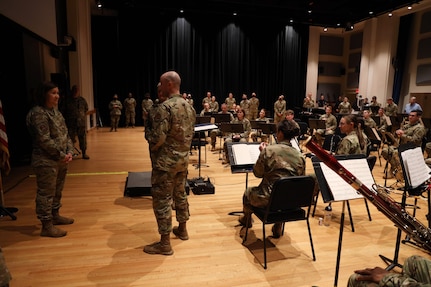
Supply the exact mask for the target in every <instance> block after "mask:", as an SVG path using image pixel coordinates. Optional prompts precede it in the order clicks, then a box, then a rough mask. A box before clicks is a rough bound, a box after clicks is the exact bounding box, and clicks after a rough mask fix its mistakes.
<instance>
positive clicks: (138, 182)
mask: <svg viewBox="0 0 431 287" xmlns="http://www.w3.org/2000/svg"><path fill="white" fill-rule="evenodd" d="M185 189H186V193H187V195H189V194H190V187H189V185H188V182H187V181H186V184H185ZM124 196H128V197H137V196H151V171H144V172H129V173H128V176H127V179H126V185H125V187H124Z"/></svg>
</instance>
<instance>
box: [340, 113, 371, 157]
mask: <svg viewBox="0 0 431 287" xmlns="http://www.w3.org/2000/svg"><path fill="white" fill-rule="evenodd" d="M339 127H340V130H341V132H342V133H343V134H346V136H345V137H344V138H343V139H342V140H341V142H340V143H339V145H338V147H337V150H336V152H335V153H336V154H337V155H341V154H344V155H348V154H365V155H366V154H367V148H368V145H369V140H368V137H367V136H366V135H365V134H364V132H363V131H362V129H361V128H360V125H359V123H358V119H357V117H356V116H355V115H352V114H350V115H345V116H343V117H342V118H341V119H340V124H339Z"/></svg>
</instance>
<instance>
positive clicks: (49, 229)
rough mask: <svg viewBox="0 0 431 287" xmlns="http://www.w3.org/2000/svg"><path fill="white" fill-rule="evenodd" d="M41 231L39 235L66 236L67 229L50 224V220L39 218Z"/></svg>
mask: <svg viewBox="0 0 431 287" xmlns="http://www.w3.org/2000/svg"><path fill="white" fill-rule="evenodd" d="M41 222H42V231H41V232H40V236H45V237H63V236H66V234H67V231H64V230H61V229H59V228H57V227H55V226H54V225H53V224H52V220H41Z"/></svg>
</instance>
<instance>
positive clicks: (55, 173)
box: [26, 82, 74, 237]
mask: <svg viewBox="0 0 431 287" xmlns="http://www.w3.org/2000/svg"><path fill="white" fill-rule="evenodd" d="M59 98H60V96H59V90H58V87H57V86H56V85H55V84H54V83H51V82H46V83H43V84H42V86H41V87H40V88H39V90H38V93H37V94H36V97H35V101H36V105H35V106H34V107H33V108H32V109H31V110H30V111H29V112H28V114H27V118H26V123H27V128H28V131H29V133H30V135H31V138H32V142H33V153H32V162H31V165H32V167H33V170H34V173H35V175H36V182H37V194H36V214H37V218H38V219H39V220H40V221H41V222H42V231H41V233H40V236H48V237H61V236H65V235H66V233H67V232H66V231H63V230H61V229H59V228H57V227H55V226H54V225H63V224H72V223H73V221H74V220H73V219H72V218H67V217H63V216H60V214H59V209H60V207H61V197H62V192H63V187H64V182H65V180H66V174H67V168H68V163H69V162H71V161H72V153H73V144H72V140H71V139H70V137H69V134H68V132H67V127H66V123H65V120H64V118H63V116H62V114H61V113H60V111H59V110H58V108H57V106H58V99H59Z"/></svg>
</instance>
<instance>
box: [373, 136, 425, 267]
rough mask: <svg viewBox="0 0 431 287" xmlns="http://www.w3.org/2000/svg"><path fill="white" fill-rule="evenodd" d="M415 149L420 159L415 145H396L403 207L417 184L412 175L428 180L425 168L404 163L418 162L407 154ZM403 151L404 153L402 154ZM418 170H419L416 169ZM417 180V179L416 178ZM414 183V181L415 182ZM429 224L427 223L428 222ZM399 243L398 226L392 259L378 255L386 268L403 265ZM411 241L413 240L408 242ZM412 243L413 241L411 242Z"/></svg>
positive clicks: (419, 152) (399, 231) (420, 152)
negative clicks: (399, 259)
mask: <svg viewBox="0 0 431 287" xmlns="http://www.w3.org/2000/svg"><path fill="white" fill-rule="evenodd" d="M416 149H417V153H416V154H418V159H419V160H420V159H421V158H422V160H423V157H422V150H421V148H420V147H417V146H416V145H414V144H413V143H411V142H410V143H406V144H402V145H400V146H399V147H398V154H399V158H400V163H401V167H402V170H403V176H404V183H405V184H404V192H403V196H402V200H401V208H402V209H405V207H406V200H407V193H408V191H409V190H410V191H411V190H413V189H414V188H417V186H412V181H413V180H411V179H412V178H413V177H416V178H423V179H425V180H424V181H423V182H422V184H423V183H424V182H426V181H427V180H429V174H425V173H426V172H427V169H426V168H424V169H414V170H411V169H409V168H408V167H407V166H406V164H408V162H409V161H408V160H411V162H414V164H415V165H417V164H418V159H415V158H414V154H413V153H412V154H409V155H408V156H407V151H409V150H412V151H413V150H416ZM404 153H405V154H406V155H404ZM423 164H424V167H425V162H424V163H423ZM418 170H419V171H418ZM413 173H419V175H418V174H413ZM416 181H417V180H416ZM415 183H416V182H415ZM428 200H429V195H428ZM429 205H430V202H429V201H428V208H429ZM428 224H429V223H428ZM400 243H401V229H400V228H398V231H397V239H396V243H395V251H394V258H393V259H389V258H387V257H385V256H383V255H379V256H380V258H381V259H382V260H383V261H384V262H385V263H387V264H388V263H390V264H389V265H388V267H386V270H392V269H393V268H395V267H397V266H398V267H400V268H402V267H403V266H402V265H401V264H400V263H399V262H398V255H399V250H400ZM410 243H413V242H410ZM413 244H414V243H413ZM414 245H416V246H418V247H420V245H418V244H414Z"/></svg>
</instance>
